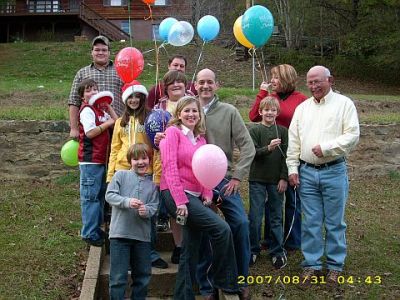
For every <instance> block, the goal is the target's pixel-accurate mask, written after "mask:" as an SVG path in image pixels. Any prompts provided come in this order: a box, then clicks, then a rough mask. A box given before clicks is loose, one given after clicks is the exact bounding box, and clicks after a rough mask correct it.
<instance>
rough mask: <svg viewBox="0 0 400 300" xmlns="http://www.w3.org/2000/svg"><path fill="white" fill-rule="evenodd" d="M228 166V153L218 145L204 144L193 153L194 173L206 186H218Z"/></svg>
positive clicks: (209, 187)
mask: <svg viewBox="0 0 400 300" xmlns="http://www.w3.org/2000/svg"><path fill="white" fill-rule="evenodd" d="M227 168H228V160H227V158H226V155H225V153H224V151H222V149H221V148H220V147H218V146H217V145H213V144H207V145H203V146H201V147H200V148H199V149H197V150H196V152H195V153H194V154H193V158H192V171H193V174H194V176H195V177H196V178H197V180H198V181H199V182H200V184H201V185H202V186H204V187H205V188H208V189H212V188H214V187H216V186H217V185H218V184H219V183H220V182H221V180H222V179H223V178H224V177H225V174H226V170H227Z"/></svg>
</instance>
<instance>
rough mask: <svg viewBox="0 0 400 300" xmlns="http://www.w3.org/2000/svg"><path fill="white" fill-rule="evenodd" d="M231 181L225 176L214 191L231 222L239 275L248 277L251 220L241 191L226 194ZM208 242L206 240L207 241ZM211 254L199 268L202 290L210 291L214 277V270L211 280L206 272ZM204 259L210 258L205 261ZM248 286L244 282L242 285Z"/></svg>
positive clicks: (228, 221) (198, 273)
mask: <svg viewBox="0 0 400 300" xmlns="http://www.w3.org/2000/svg"><path fill="white" fill-rule="evenodd" d="M228 182H229V179H228V178H224V179H223V180H222V181H221V182H220V183H219V184H218V185H217V186H216V187H215V188H214V192H216V193H217V194H218V196H220V197H221V199H222V203H221V204H220V206H219V208H220V210H221V211H222V213H223V214H224V217H225V221H226V222H227V223H228V224H229V226H230V228H231V231H232V235H233V242H234V245H235V256H236V263H237V269H238V275H239V276H244V278H247V276H248V275H249V263H250V254H251V251H250V237H249V220H248V217H247V214H246V211H245V209H244V206H243V201H242V198H241V197H240V194H239V193H235V194H233V195H230V196H224V191H225V189H224V186H225V185H226V184H227V183H228ZM205 242H206V241H205ZM209 257H210V256H205V255H204V256H203V258H202V261H201V262H200V265H199V266H198V268H197V277H198V278H199V285H200V291H201V292H202V291H206V290H209V291H210V284H209V282H210V281H211V282H212V278H213V271H212V269H211V272H209V273H208V276H207V277H209V278H211V280H206V276H205V274H206V272H207V269H209V266H210V258H209ZM204 260H208V263H207V262H204ZM245 286H247V283H244V284H243V285H241V286H240V287H241V288H242V287H245ZM202 294H203V292H202Z"/></svg>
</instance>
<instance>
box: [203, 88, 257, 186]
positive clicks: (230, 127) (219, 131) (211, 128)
mask: <svg viewBox="0 0 400 300" xmlns="http://www.w3.org/2000/svg"><path fill="white" fill-rule="evenodd" d="M206 128H207V130H206V139H207V143H209V144H214V145H217V146H219V147H220V148H221V149H222V150H223V151H224V152H225V155H226V157H227V159H228V171H227V174H226V176H227V177H232V178H235V179H238V180H240V181H242V180H243V179H244V178H245V177H246V176H247V175H248V173H249V169H250V165H251V162H252V161H253V158H254V154H255V152H256V151H255V149H254V144H253V142H252V140H251V137H250V134H249V131H248V130H247V128H246V125H245V124H244V122H243V119H242V116H241V115H240V113H239V111H238V110H237V109H236V108H235V107H234V106H233V105H231V104H228V103H224V102H220V101H219V100H218V96H217V95H215V101H214V103H212V104H211V106H210V108H209V109H208V111H207V114H206ZM235 147H238V148H239V150H240V157H239V159H238V161H237V162H236V164H235V165H234V164H233V150H234V148H235Z"/></svg>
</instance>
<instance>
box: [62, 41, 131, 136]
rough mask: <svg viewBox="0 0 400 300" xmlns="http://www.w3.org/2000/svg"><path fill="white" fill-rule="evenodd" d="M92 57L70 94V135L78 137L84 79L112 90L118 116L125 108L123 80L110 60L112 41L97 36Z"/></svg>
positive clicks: (93, 44) (114, 106)
mask: <svg viewBox="0 0 400 300" xmlns="http://www.w3.org/2000/svg"><path fill="white" fill-rule="evenodd" d="M91 54H92V59H93V62H92V63H91V64H90V65H88V66H86V67H83V68H82V69H80V70H79V71H78V72H77V73H76V75H75V78H74V81H73V83H72V87H71V92H70V95H69V100H68V106H69V121H70V127H71V131H70V134H69V135H70V137H72V138H75V139H76V138H78V136H79V129H78V116H79V109H80V107H81V104H82V99H81V97H79V94H78V86H79V83H80V82H81V81H82V80H84V79H88V78H91V79H94V80H95V81H96V83H97V86H98V88H99V91H110V92H112V93H113V95H114V101H113V104H112V106H113V108H114V110H115V112H116V113H117V115H118V116H121V114H122V112H123V110H124V104H123V103H122V99H121V88H122V85H123V82H122V80H121V79H120V78H119V76H118V74H117V72H116V71H115V68H114V64H113V62H112V61H111V60H110V41H109V40H108V39H107V38H106V37H105V36H101V35H99V36H97V37H95V38H94V39H93V41H92V52H91Z"/></svg>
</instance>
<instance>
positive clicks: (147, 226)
mask: <svg viewBox="0 0 400 300" xmlns="http://www.w3.org/2000/svg"><path fill="white" fill-rule="evenodd" d="M158 194H159V193H158V191H157V188H156V187H155V185H154V184H153V182H152V181H151V179H150V177H149V176H145V177H142V176H138V175H137V174H136V173H135V172H134V171H132V170H122V171H117V173H115V175H114V176H113V178H112V180H111V183H110V184H109V185H108V188H107V192H106V201H107V202H108V203H110V205H111V206H112V214H111V225H110V234H109V235H110V238H125V239H132V240H138V241H143V242H150V240H151V234H150V231H151V221H150V218H151V217H152V216H153V215H154V214H155V213H156V211H157V207H158ZM131 198H137V199H139V200H141V201H142V202H143V203H144V204H145V206H146V209H147V211H148V215H147V216H146V217H141V216H139V213H138V211H137V209H135V208H130V206H129V202H130V200H131Z"/></svg>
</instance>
